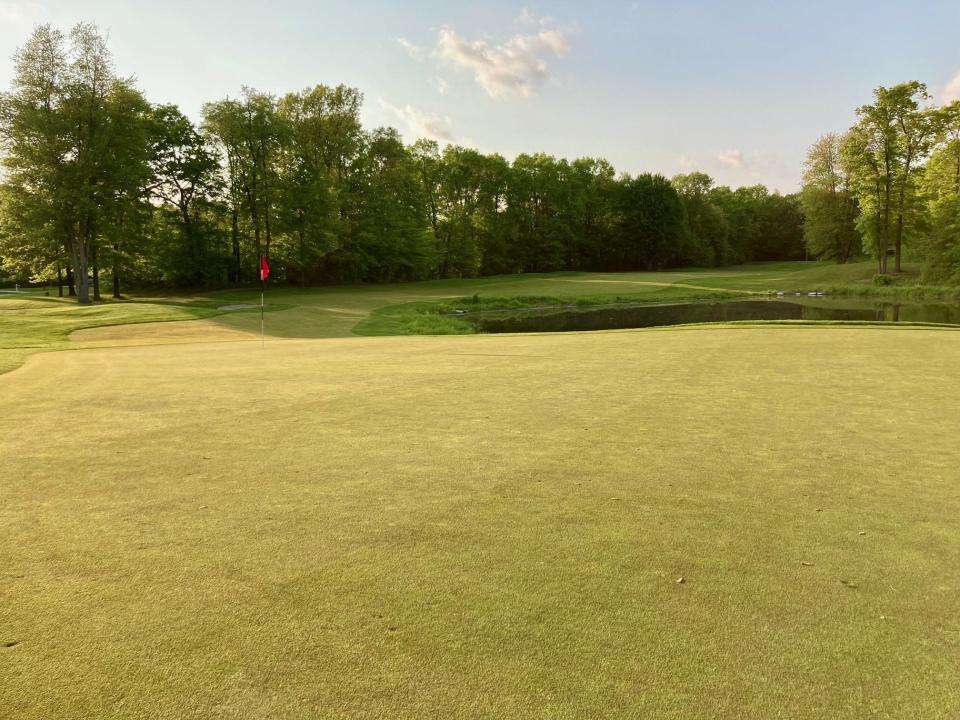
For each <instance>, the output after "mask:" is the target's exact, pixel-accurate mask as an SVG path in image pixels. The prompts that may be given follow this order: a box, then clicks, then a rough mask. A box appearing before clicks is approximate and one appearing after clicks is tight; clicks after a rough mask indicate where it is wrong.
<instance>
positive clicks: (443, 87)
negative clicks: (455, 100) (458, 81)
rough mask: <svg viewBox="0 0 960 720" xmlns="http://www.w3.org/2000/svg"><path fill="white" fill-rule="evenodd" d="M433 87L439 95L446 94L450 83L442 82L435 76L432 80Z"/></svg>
mask: <svg viewBox="0 0 960 720" xmlns="http://www.w3.org/2000/svg"><path fill="white" fill-rule="evenodd" d="M433 86H434V87H435V88H436V89H437V92H438V93H440V94H441V95H446V94H447V88H449V87H450V83H448V82H447V81H446V80H444V79H443V78H442V77H440V76H439V75H435V76H434V78H433Z"/></svg>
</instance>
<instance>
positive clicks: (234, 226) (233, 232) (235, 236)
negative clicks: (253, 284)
mask: <svg viewBox="0 0 960 720" xmlns="http://www.w3.org/2000/svg"><path fill="white" fill-rule="evenodd" d="M230 214H231V219H230V222H231V224H230V240H231V243H232V250H233V267H232V268H230V274H231V275H232V277H231V280H232V281H233V282H234V283H239V282H240V228H239V226H238V218H237V215H238V213H237V207H236V204H234V206H233V208H232V210H231V212H230Z"/></svg>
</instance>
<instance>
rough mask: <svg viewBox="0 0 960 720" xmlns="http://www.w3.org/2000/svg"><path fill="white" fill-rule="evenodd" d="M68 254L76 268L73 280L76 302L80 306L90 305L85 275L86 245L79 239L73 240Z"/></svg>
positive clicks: (86, 269)
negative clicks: (75, 287) (75, 288)
mask: <svg viewBox="0 0 960 720" xmlns="http://www.w3.org/2000/svg"><path fill="white" fill-rule="evenodd" d="M70 253H71V255H72V256H73V258H72V260H73V267H74V268H76V271H75V273H74V276H75V277H74V280H75V282H76V286H77V290H76V296H77V302H78V303H79V304H81V305H89V304H90V278H89V276H88V275H87V273H88V272H89V267H88V265H87V248H86V244H85V243H84V242H83V241H82V240H81V239H80V238H77V239H75V240H74V241H73V242H72V243H71V246H70Z"/></svg>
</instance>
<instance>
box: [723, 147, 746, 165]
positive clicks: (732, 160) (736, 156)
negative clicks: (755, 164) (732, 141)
mask: <svg viewBox="0 0 960 720" xmlns="http://www.w3.org/2000/svg"><path fill="white" fill-rule="evenodd" d="M717 160H719V161H720V162H721V163H723V164H724V165H726V166H727V167H731V168H736V169H737V170H743V169H744V168H746V167H747V165H748V164H749V163H748V161H747V159H746V158H745V157H744V156H743V151H742V150H737V149H736V148H731V149H730V150H724V151H723V152H722V153H719V154H718V155H717Z"/></svg>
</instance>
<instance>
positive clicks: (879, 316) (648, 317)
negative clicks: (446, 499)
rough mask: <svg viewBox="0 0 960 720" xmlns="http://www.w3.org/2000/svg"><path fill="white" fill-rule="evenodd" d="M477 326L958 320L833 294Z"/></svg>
mask: <svg viewBox="0 0 960 720" xmlns="http://www.w3.org/2000/svg"><path fill="white" fill-rule="evenodd" d="M469 319H470V320H471V321H472V322H473V323H474V324H475V325H476V327H477V329H478V330H479V331H480V332H484V333H523V332H573V331H578V330H615V329H619V328H643V327H657V326H662V325H685V324H689V323H723V322H735V321H738V320H846V321H861V322H862V321H870V322H876V321H880V322H923V323H938V324H946V325H960V305H950V304H944V303H940V304H938V303H911V304H890V303H874V302H869V301H863V300H856V299H850V300H844V299H840V300H837V299H833V298H829V299H828V298H822V297H819V298H796V299H789V300H788V299H777V300H772V299H770V300H725V301H713V302H695V303H684V304H676V305H604V306H595V307H590V308H565V309H549V310H545V309H543V308H540V309H533V310H529V311H524V310H511V311H503V312H490V313H483V314H478V315H477V316H475V317H472V318H469Z"/></svg>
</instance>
